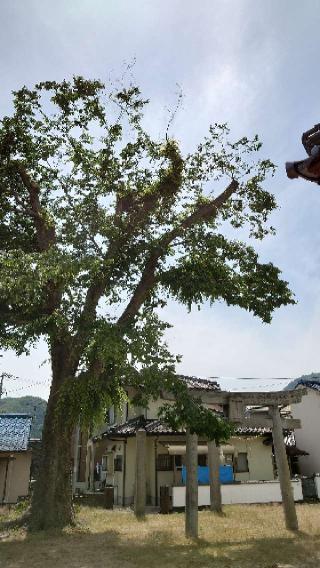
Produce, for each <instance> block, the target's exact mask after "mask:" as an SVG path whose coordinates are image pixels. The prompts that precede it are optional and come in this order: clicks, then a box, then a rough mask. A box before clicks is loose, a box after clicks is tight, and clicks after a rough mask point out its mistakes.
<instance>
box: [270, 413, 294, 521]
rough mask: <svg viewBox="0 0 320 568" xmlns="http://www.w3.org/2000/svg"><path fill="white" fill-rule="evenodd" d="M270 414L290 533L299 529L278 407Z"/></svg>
mask: <svg viewBox="0 0 320 568" xmlns="http://www.w3.org/2000/svg"><path fill="white" fill-rule="evenodd" d="M270 412H271V416H272V422H273V428H272V437H273V446H274V451H275V456H276V463H277V469H278V476H279V481H280V488H281V495H282V502H283V508H284V514H285V520H286V527H287V529H289V530H291V531H297V530H298V528H299V527H298V519H297V513H296V506H295V502H294V498H293V491H292V485H291V479H290V470H289V464H288V458H287V452H286V447H285V443H284V439H283V429H282V422H281V416H280V412H279V408H278V406H272V407H270Z"/></svg>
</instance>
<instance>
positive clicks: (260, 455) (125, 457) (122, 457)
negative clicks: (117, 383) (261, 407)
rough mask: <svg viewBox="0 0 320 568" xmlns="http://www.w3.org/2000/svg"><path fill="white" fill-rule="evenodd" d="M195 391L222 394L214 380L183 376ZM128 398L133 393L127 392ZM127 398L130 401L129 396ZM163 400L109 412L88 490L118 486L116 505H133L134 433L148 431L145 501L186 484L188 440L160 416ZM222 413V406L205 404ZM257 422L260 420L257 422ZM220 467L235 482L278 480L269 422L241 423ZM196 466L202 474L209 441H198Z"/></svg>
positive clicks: (93, 443)
mask: <svg viewBox="0 0 320 568" xmlns="http://www.w3.org/2000/svg"><path fill="white" fill-rule="evenodd" d="M182 379H183V380H184V381H185V382H186V383H187V385H188V387H189V388H190V389H192V391H193V392H196V391H197V390H199V391H201V392H202V393H203V392H208V393H210V392H217V391H220V387H219V385H218V384H217V383H216V382H215V381H212V380H206V379H199V378H195V377H182ZM129 394H130V393H129ZM129 398H131V397H130V396H129ZM163 402H164V400H162V399H161V398H160V399H159V400H155V401H151V402H150V404H149V406H148V408H146V409H141V408H134V407H132V406H130V405H129V404H126V405H125V407H124V408H123V410H122V413H121V414H118V415H116V414H115V412H114V411H113V410H111V412H110V413H109V417H110V420H109V425H108V426H105V427H104V428H102V429H101V432H100V433H99V434H98V435H96V436H95V437H93V438H91V439H90V440H89V442H88V452H87V469H86V480H87V488H90V489H91V490H97V489H99V488H103V487H104V486H105V485H111V486H113V487H114V500H115V503H116V504H118V505H121V506H128V505H131V504H132V503H133V501H134V486H135V459H136V457H135V453H136V433H137V431H138V430H139V429H141V428H143V429H144V430H145V431H146V438H147V441H146V452H147V459H146V485H147V503H149V504H150V505H158V504H159V499H160V487H161V486H163V485H169V486H181V485H183V483H184V480H183V474H184V473H183V472H184V466H185V453H186V442H185V437H186V435H185V432H183V431H181V432H174V431H172V429H171V428H170V427H169V426H168V425H166V424H164V423H163V422H161V421H160V420H159V418H158V410H159V407H160V406H161V405H162V404H163ZM206 406H207V407H208V408H211V410H212V411H213V412H215V413H218V414H219V415H222V414H224V412H225V408H224V406H223V405H219V404H212V403H206ZM258 422H259V420H258ZM220 451H221V454H220V458H221V465H222V466H229V467H230V468H231V470H232V481H233V482H236V483H237V482H253V481H255V482H262V481H274V480H275V478H276V468H275V462H274V456H273V450H272V428H271V421H269V423H268V422H267V421H266V425H264V426H258V425H257V426H254V425H252V423H250V424H248V426H246V425H243V424H242V425H239V426H238V427H237V428H236V430H235V433H234V435H233V436H232V438H231V439H230V440H229V441H228V443H227V444H225V445H222V446H221V448H220ZM198 465H199V469H200V470H201V468H203V470H204V473H205V469H206V466H207V465H208V452H207V441H206V440H205V439H199V444H198Z"/></svg>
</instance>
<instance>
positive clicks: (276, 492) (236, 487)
mask: <svg viewBox="0 0 320 568" xmlns="http://www.w3.org/2000/svg"><path fill="white" fill-rule="evenodd" d="M291 484H292V489H293V494H294V500H295V501H302V499H303V497H302V487H301V481H300V480H297V481H292V482H291ZM221 492H222V503H223V504H224V505H230V504H233V503H280V502H281V501H282V497H281V491H280V483H279V482H278V481H265V482H253V481H250V482H247V483H239V484H232V485H222V487H221ZM185 502H186V488H185V487H184V486H183V487H173V488H172V505H173V507H175V508H176V507H185ZM198 504H199V507H203V506H208V505H210V487H209V485H200V486H199V487H198Z"/></svg>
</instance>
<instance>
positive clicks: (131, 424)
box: [96, 416, 271, 439]
mask: <svg viewBox="0 0 320 568" xmlns="http://www.w3.org/2000/svg"><path fill="white" fill-rule="evenodd" d="M139 428H143V429H144V430H145V431H146V433H147V435H149V436H152V435H157V436H159V435H162V436H165V435H185V432H184V431H181V432H175V431H174V430H172V428H170V426H168V425H167V424H165V423H164V422H161V421H160V420H156V419H151V418H150V419H146V418H144V417H143V416H138V417H137V418H132V419H131V420H128V421H127V422H124V423H123V424H115V425H114V426H111V428H108V430H107V431H106V432H104V433H103V434H102V436H101V437H102V438H128V437H130V436H134V435H135V434H136V432H137V430H139ZM270 432H271V428H259V427H256V428H250V427H240V428H236V429H235V433H234V435H236V436H237V435H238V436H264V435H266V434H269V433H270ZM98 438H99V437H97V438H96V439H98Z"/></svg>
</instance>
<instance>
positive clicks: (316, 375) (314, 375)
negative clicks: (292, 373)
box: [284, 373, 320, 390]
mask: <svg viewBox="0 0 320 568" xmlns="http://www.w3.org/2000/svg"><path fill="white" fill-rule="evenodd" d="M315 379H316V380H318V381H320V373H310V375H302V376H301V377H298V378H297V379H293V380H292V381H290V383H289V384H288V385H287V386H286V387H285V389H284V390H292V389H294V388H295V386H296V384H298V382H299V381H301V380H304V381H310V382H312V381H314V380H315Z"/></svg>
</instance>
